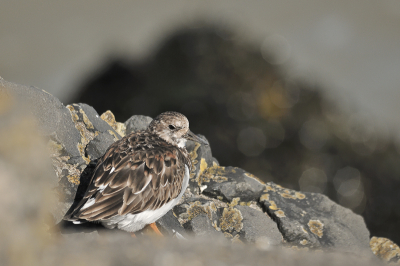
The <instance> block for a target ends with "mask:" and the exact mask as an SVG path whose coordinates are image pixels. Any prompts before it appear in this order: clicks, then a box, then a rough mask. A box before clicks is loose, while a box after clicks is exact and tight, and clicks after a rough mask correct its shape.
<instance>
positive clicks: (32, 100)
mask: <svg viewBox="0 0 400 266" xmlns="http://www.w3.org/2000/svg"><path fill="white" fill-rule="evenodd" d="M0 86H1V87H2V89H5V91H6V93H7V94H12V95H16V97H20V98H23V99H24V101H27V102H28V103H29V106H30V110H31V112H32V113H33V114H34V116H35V117H36V118H37V121H38V125H39V128H40V129H41V132H42V134H43V135H45V136H46V137H47V141H48V147H49V150H50V152H51V160H52V164H53V168H54V170H55V173H56V175H55V176H56V180H54V191H56V193H57V196H58V197H57V200H56V206H55V207H54V208H53V211H52V216H53V222H54V224H58V225H60V227H61V228H60V231H59V233H60V234H61V235H63V236H65V237H68V236H71V235H75V236H76V235H77V234H81V236H82V238H85V235H87V236H88V237H89V236H90V238H93V237H94V236H96V235H97V234H98V232H99V231H101V230H104V229H101V228H99V226H93V228H90V230H88V227H84V228H82V227H81V226H74V225H72V224H68V223H66V222H63V221H62V217H63V216H64V214H65V213H66V212H67V210H68V209H69V208H70V207H71V205H72V204H74V202H75V203H76V202H77V201H79V199H80V198H82V195H83V193H84V191H85V188H86V186H87V184H88V181H89V179H90V176H91V173H92V171H93V169H94V165H95V162H96V159H97V158H99V157H100V156H101V155H102V154H103V153H104V152H105V151H106V149H107V148H108V146H109V145H111V144H112V143H113V142H114V141H116V140H118V139H120V138H121V137H122V136H124V135H125V134H129V133H130V132H134V131H136V130H140V129H144V128H146V127H147V125H148V124H149V123H150V121H151V120H152V119H151V118H150V117H146V116H140V115H135V116H132V117H131V118H130V119H128V120H127V121H126V122H125V123H119V122H116V120H115V118H114V115H113V114H112V112H110V111H107V112H106V113H104V114H102V115H99V114H98V113H97V112H96V110H94V109H93V108H92V107H91V106H88V105H86V104H83V103H79V104H71V105H67V106H64V105H63V104H62V103H61V102H60V101H59V100H58V99H57V98H55V97H54V96H52V95H50V94H48V93H47V92H45V91H43V90H40V89H37V88H34V87H25V86H20V85H15V84H12V83H8V82H6V81H4V80H1V79H0ZM192 123H194V122H193V121H192ZM202 137H203V138H204V136H202ZM187 149H188V151H189V152H190V155H191V159H192V162H193V165H194V168H193V171H192V172H191V173H190V185H189V187H188V189H187V191H186V192H185V195H184V197H183V198H182V201H181V202H180V203H179V204H178V205H177V206H175V207H174V208H173V210H171V211H170V212H169V213H167V214H166V215H165V216H164V217H162V218H161V219H160V220H159V221H158V222H157V223H158V226H159V228H160V229H161V230H162V232H163V233H164V234H165V235H170V236H179V237H180V236H183V237H185V238H190V236H195V237H197V236H216V237H218V236H220V237H222V238H224V239H227V240H229V241H232V242H238V243H264V244H266V245H268V246H270V247H274V246H276V247H279V246H285V247H291V248H294V249H303V250H333V251H345V252H351V253H357V254H360V252H363V253H362V254H365V255H366V256H369V254H373V253H372V251H371V247H372V250H373V252H374V253H375V254H376V255H377V256H378V257H380V258H382V259H384V260H386V261H391V262H397V261H398V260H399V258H400V252H399V249H398V247H397V246H396V245H395V244H394V243H392V242H391V241H390V240H388V239H379V238H376V237H373V238H372V240H370V233H369V231H368V229H367V228H366V225H365V223H364V220H363V218H362V217H361V216H359V215H357V214H355V213H353V212H352V211H351V210H349V209H347V208H344V207H342V206H340V205H338V204H336V203H335V202H333V201H331V200H330V199H329V198H327V197H326V196H324V195H322V194H318V193H302V192H298V191H294V190H291V189H286V188H283V187H281V186H279V185H278V184H274V183H272V182H270V183H263V182H262V181H260V180H259V179H258V178H257V177H255V176H254V175H252V174H251V173H248V172H246V171H245V170H243V169H240V168H237V167H231V166H221V165H219V163H218V160H217V159H216V158H214V157H212V152H211V147H210V146H201V145H199V144H196V143H193V142H188V143H187ZM370 243H371V244H370ZM370 245H371V247H370Z"/></svg>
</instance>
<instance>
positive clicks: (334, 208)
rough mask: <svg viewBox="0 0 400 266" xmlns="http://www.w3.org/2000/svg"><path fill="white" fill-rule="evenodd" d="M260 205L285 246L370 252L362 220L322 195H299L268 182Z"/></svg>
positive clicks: (367, 233) (367, 232) (367, 234)
mask: <svg viewBox="0 0 400 266" xmlns="http://www.w3.org/2000/svg"><path fill="white" fill-rule="evenodd" d="M260 202H261V203H262V205H263V206H264V208H265V210H266V211H267V213H268V214H269V215H270V216H271V217H272V218H273V219H274V220H275V221H276V222H277V224H278V228H279V229H280V231H281V233H282V235H283V237H284V239H285V240H286V241H287V242H288V243H291V244H295V245H297V246H306V247H312V248H321V247H323V248H333V249H336V250H342V251H352V252H358V251H359V250H363V249H364V250H366V249H369V231H368V229H367V228H366V226H365V223H364V220H363V218H362V217H361V216H360V215H357V214H355V213H353V212H352V211H351V210H349V209H346V208H344V207H342V206H340V205H338V204H336V203H335V202H333V201H331V200H330V199H329V198H328V197H326V196H324V195H322V194H317V193H300V192H297V191H294V190H290V189H285V188H282V187H281V186H278V185H276V184H274V183H272V182H270V183H268V184H267V186H266V190H265V192H264V194H263V195H262V196H261V197H260Z"/></svg>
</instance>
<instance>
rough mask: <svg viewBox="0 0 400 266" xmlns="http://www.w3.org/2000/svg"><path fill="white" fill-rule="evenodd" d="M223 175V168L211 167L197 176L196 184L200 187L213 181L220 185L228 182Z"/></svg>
mask: <svg viewBox="0 0 400 266" xmlns="http://www.w3.org/2000/svg"><path fill="white" fill-rule="evenodd" d="M224 174H225V167H223V166H212V167H209V168H207V169H205V170H204V171H203V173H202V174H201V175H199V180H198V184H199V185H201V184H202V183H205V182H210V181H211V180H213V181H214V182H217V183H222V182H225V181H228V178H227V177H225V176H223V175H224Z"/></svg>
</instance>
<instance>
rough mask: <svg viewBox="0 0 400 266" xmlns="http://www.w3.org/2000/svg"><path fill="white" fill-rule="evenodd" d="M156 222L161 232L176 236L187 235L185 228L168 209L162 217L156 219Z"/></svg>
mask: <svg viewBox="0 0 400 266" xmlns="http://www.w3.org/2000/svg"><path fill="white" fill-rule="evenodd" d="M156 224H157V227H158V228H159V229H160V231H161V232H162V233H166V234H167V235H169V236H176V237H178V238H179V237H180V236H182V237H186V236H187V234H186V232H185V229H184V228H183V227H182V225H181V224H180V223H179V221H178V219H177V218H176V217H175V216H174V214H173V212H172V210H170V211H169V212H167V213H166V214H165V215H164V216H163V217H161V218H160V219H158V221H157V222H156Z"/></svg>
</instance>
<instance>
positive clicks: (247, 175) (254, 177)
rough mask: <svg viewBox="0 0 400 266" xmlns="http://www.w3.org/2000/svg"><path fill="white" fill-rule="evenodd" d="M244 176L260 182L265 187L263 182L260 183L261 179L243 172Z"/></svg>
mask: <svg viewBox="0 0 400 266" xmlns="http://www.w3.org/2000/svg"><path fill="white" fill-rule="evenodd" d="M244 174H245V175H246V176H247V177H250V178H253V179H255V180H257V181H258V182H260V183H261V184H263V185H265V182H264V181H262V180H261V179H259V178H258V177H256V176H255V175H253V174H250V173H247V172H245V173H244Z"/></svg>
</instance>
